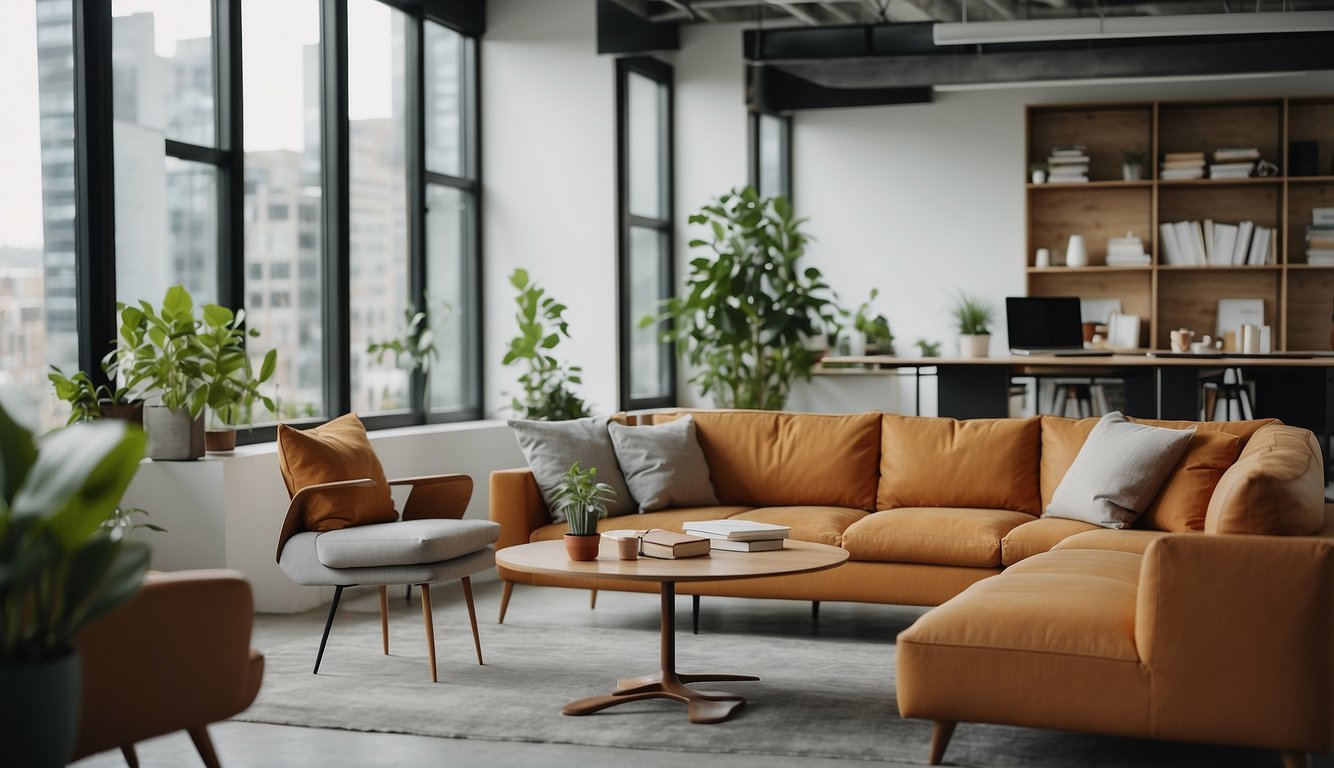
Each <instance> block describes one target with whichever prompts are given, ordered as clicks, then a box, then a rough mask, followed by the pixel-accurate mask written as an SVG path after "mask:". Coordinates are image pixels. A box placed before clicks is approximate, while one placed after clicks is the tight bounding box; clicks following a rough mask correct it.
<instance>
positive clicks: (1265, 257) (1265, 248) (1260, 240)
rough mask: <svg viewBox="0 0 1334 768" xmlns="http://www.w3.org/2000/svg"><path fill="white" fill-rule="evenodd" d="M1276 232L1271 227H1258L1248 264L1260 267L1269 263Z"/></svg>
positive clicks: (1252, 240)
mask: <svg viewBox="0 0 1334 768" xmlns="http://www.w3.org/2000/svg"><path fill="white" fill-rule="evenodd" d="M1273 237H1274V230H1272V229H1270V228H1269V227H1256V228H1255V235H1254V236H1253V237H1252V238H1251V250H1250V253H1249V254H1247V256H1246V263H1247V264H1249V265H1251V266H1260V265H1262V264H1268V263H1269V251H1270V248H1271V246H1272V242H1273Z"/></svg>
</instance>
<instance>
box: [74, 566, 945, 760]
mask: <svg viewBox="0 0 1334 768" xmlns="http://www.w3.org/2000/svg"><path fill="white" fill-rule="evenodd" d="M475 588H476V589H475V592H476V602H477V612H478V619H479V623H481V622H494V621H495V617H496V612H497V610H498V607H499V605H500V585H499V583H498V582H494V581H491V582H478V583H476V584H475ZM397 595H398V597H399V601H400V602H399V605H400V606H401V605H402V602H401V600H402V592H397ZM588 596H589V593H588V592H587V591H584V590H571V589H551V588H535V587H524V586H518V587H516V588H515V592H514V598H513V600H512V601H511V603H510V616H511V617H517V616H520V615H522V616H523V617H524V619H525V620H531V621H541V622H544V623H549V624H563V625H577V626H590V627H592V626H594V624H596V626H598V627H609V626H618V625H619V626H626V627H636V628H640V629H649V630H651V629H652V628H653V627H654V626H656V625H657V621H658V597H657V595H656V594H633V593H615V592H603V593H600V594H599V595H598V601H597V613H596V622H594V619H593V618H592V617H590V614H589V611H588ZM415 597H416V596H415V595H414V603H415ZM432 597H433V598H435V602H436V605H437V609H439V608H440V604H441V603H442V602H444V601H445V600H451V601H452V600H461V597H460V593H459V591H458V590H457V589H455V588H453V585H450V586H448V587H444V588H442V589H440V590H432ZM677 600H678V603H677V605H678V607H677V619H678V628H679V631H689V626H690V598H689V597H679V598H678V599H677ZM323 610H325V609H320V611H321V612H322V611H323ZM377 610H378V602H377V598H376V593H375V590H374V589H358V590H349V592H348V593H347V595H346V596H345V597H344V602H343V605H342V606H341V607H340V608H339V611H340V613H341V612H343V611H366V612H374V611H377ZM923 610H924V609H917V608H905V607H899V606H869V605H855V604H848V603H826V604H823V605H822V606H821V609H820V621H819V623H818V624H816V623H813V622H812V620H811V611H810V604H809V603H803V602H793V601H782V600H739V599H728V598H705V599H704V601H703V611H702V614H701V622H700V627H701V632H702V633H718V634H723V633H753V634H762V635H770V634H777V635H799V636H810V635H812V634H819V635H820V636H823V637H830V638H843V639H858V638H864V639H867V640H871V639H883V638H884V637H886V636H887V635H889V636H892V635H894V634H897V633H898V632H899V631H900V630H902V629H903V628H904V627H906V626H908V625H909V624H911V623H912V621H913V620H914V619H915V618H916V617H917V616H918V615H920V614H921V613H922V612H923ZM439 630H440V627H437V632H438V631H439ZM334 631H335V632H337V631H338V625H337V624H336V623H335V625H334ZM483 632H485V630H484V629H483ZM317 640H318V638H311V643H312V648H314V644H315V643H316V642H317ZM260 650H261V651H262V650H263V648H260ZM700 727H704V728H707V727H711V726H700ZM209 732H210V734H211V735H212V737H213V743H214V746H215V748H216V749H217V752H218V757H219V759H220V760H221V761H222V763H223V765H224V766H227V768H241V767H244V766H283V767H284V768H286V767H288V766H291V767H294V768H296V767H300V766H319V768H374V767H375V766H392V767H393V768H410V767H412V766H529V765H541V766H544V768H565V767H566V766H568V767H569V768H590V767H592V766H613V765H614V766H624V765H634V766H635V768H669V767H670V768H680V766H681V765H682V763H683V762H690V763H695V764H706V765H708V766H711V767H712V766H719V768H760V767H761V766H764V767H765V768H803V767H806V766H809V767H810V768H828V767H829V766H832V765H834V764H836V763H838V764H842V765H847V764H848V763H849V762H856V763H862V764H870V765H888V766H900V765H906V764H902V763H885V762H868V761H863V760H856V761H848V760H835V759H811V758H804V757H791V758H785V757H774V756H757V755H727V754H711V755H700V754H696V753H688V754H683V753H680V752H665V751H652V750H638V749H617V748H609V747H585V746H575V745H563V744H534V743H522V742H492V741H481V740H469V739H441V738H434V737H428V736H409V735H402V734H387V733H362V732H354V731H339V730H329V729H323V728H301V727H294V726H282V725H267V724H259V723H239V722H224V723H218V724H215V725H213V726H211V727H210V728H209ZM137 750H138V754H139V759H140V764H141V765H142V766H144V768H189V767H190V766H197V765H202V763H201V762H200V760H199V757H198V755H197V754H196V753H195V750H194V745H193V744H192V743H191V742H190V738H189V737H188V736H187V735H185V734H184V733H177V734H171V735H168V736H163V737H160V738H156V739H151V740H149V741H145V742H141V743H140V744H139V745H138V747H137ZM923 757H925V755H923ZM73 765H75V766H78V767H79V768H121V767H122V766H124V765H125V761H124V760H123V759H122V757H121V755H120V753H119V752H118V751H114V750H113V751H111V752H104V753H101V754H98V755H93V756H90V757H87V758H85V759H83V760H80V761H78V762H77V763H74V764H73Z"/></svg>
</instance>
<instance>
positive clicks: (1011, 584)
mask: <svg viewBox="0 0 1334 768" xmlns="http://www.w3.org/2000/svg"><path fill="white" fill-rule="evenodd" d="M1140 559H1141V558H1140V556H1139V555H1133V554H1130V553H1127V552H1105V551H1104V552H1095V551H1079V552H1074V551H1058V552H1047V553H1044V554H1040V555H1034V556H1033V557H1030V558H1028V559H1026V560H1024V561H1023V562H1021V563H1018V564H1016V565H1014V566H1012V567H1010V568H1009V569H1007V570H1006V571H1005V572H1004V573H1002V574H1000V575H999V576H993V577H992V578H990V579H984V580H982V581H979V582H978V583H976V584H974V585H973V586H971V587H969V588H968V589H966V590H964V591H963V592H962V593H960V594H959V595H958V596H957V597H955V598H953V599H952V600H949V601H947V602H946V603H945V604H944V605H941V606H939V607H937V608H935V609H933V610H931V611H929V612H928V613H927V614H926V615H925V616H923V617H922V618H920V619H918V620H917V622H916V623H915V624H913V626H912V627H910V628H909V629H908V630H906V631H905V632H903V633H902V634H900V635H899V642H900V643H903V642H904V641H905V640H906V641H908V642H912V643H920V644H931V645H941V646H953V647H966V648H982V649H992V650H997V651H1028V652H1039V653H1044V654H1064V655H1071V656H1085V657H1093V658H1099V659H1114V660H1120V661H1138V660H1139V653H1138V651H1137V650H1136V647H1135V602H1136V596H1137V593H1138V587H1139V572H1140ZM995 693H997V694H999V693H1001V692H999V691H997V692H995Z"/></svg>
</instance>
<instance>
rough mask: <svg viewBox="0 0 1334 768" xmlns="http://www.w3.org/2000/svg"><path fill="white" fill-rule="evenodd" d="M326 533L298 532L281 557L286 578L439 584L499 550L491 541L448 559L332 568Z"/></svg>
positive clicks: (319, 582) (346, 583)
mask: <svg viewBox="0 0 1334 768" xmlns="http://www.w3.org/2000/svg"><path fill="white" fill-rule="evenodd" d="M391 525H400V523H391ZM322 535H323V534H319V533H314V532H312V531H307V532H306V533H298V534H297V535H295V536H293V537H292V538H291V539H289V540H288V542H287V546H285V547H283V556H282V558H280V559H279V560H278V567H280V568H282V570H283V573H285V574H287V578H289V579H291V580H292V581H295V582H296V583H298V584H306V585H310V586H320V587H338V586H343V587H351V586H356V585H359V584H439V583H442V582H446V581H453V580H455V579H461V578H463V577H465V576H470V575H472V574H474V573H478V572H480V571H485V570H486V569H488V568H491V567H492V566H494V565H495V564H496V551H495V548H494V547H492V546H491V545H489V544H488V545H486V546H484V547H483V548H481V549H479V550H477V551H475V552H468V553H464V554H462V555H459V556H457V557H454V558H451V559H449V560H441V561H438V562H434V563H414V564H412V565H384V566H374V565H371V566H365V567H361V568H330V567H329V566H327V565H325V564H324V563H321V562H320V558H319V555H318V553H317V551H316V548H317V545H316V540H317V539H318V538H319V537H320V536H322Z"/></svg>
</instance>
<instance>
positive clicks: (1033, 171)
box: [1028, 163, 1047, 184]
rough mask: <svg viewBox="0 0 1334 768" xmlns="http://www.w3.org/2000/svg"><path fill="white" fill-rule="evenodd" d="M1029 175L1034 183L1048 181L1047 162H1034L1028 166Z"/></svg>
mask: <svg viewBox="0 0 1334 768" xmlns="http://www.w3.org/2000/svg"><path fill="white" fill-rule="evenodd" d="M1028 177H1029V179H1030V180H1031V181H1032V182H1033V183H1034V184H1046V183H1047V164H1046V163H1033V164H1032V165H1030V166H1028Z"/></svg>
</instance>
